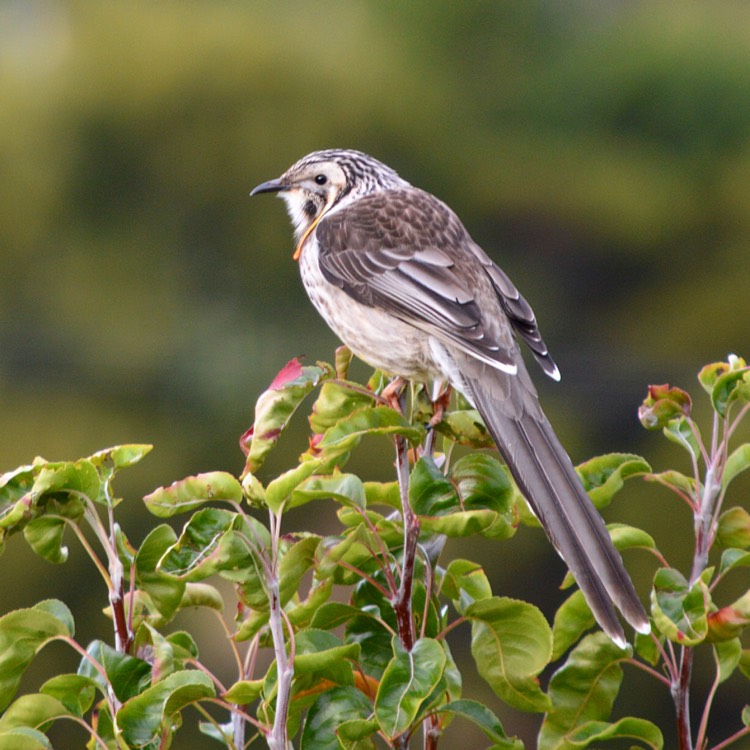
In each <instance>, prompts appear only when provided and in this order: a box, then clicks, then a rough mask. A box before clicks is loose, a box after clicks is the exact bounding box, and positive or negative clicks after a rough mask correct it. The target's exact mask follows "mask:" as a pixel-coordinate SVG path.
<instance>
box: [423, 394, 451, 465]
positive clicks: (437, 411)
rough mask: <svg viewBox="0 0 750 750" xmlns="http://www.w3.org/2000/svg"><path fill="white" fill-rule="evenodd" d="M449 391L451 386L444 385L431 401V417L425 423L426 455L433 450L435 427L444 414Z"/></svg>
mask: <svg viewBox="0 0 750 750" xmlns="http://www.w3.org/2000/svg"><path fill="white" fill-rule="evenodd" d="M451 392H452V391H451V387H450V386H449V385H446V386H445V388H443V389H442V390H441V391H440V392H439V394H438V396H437V398H435V399H434V400H433V402H432V417H431V418H430V421H429V423H428V425H427V437H426V438H425V441H424V450H423V452H424V454H425V455H427V456H431V455H432V454H433V452H434V450H435V438H436V437H437V434H436V432H435V428H436V427H437V426H438V425H439V424H440V422H441V421H442V420H443V414H445V412H446V411H447V409H448V406H449V405H450V401H451Z"/></svg>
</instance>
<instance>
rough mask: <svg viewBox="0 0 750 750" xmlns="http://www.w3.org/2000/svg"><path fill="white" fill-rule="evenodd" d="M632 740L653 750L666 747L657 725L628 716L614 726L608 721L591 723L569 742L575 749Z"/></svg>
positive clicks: (579, 729)
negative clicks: (619, 740)
mask: <svg viewBox="0 0 750 750" xmlns="http://www.w3.org/2000/svg"><path fill="white" fill-rule="evenodd" d="M622 738H632V739H636V740H640V741H641V742H643V743H645V745H646V746H647V747H650V748H652V750H661V749H662V748H663V747H664V737H663V736H662V733H661V730H660V729H659V727H657V726H656V724H652V723H651V722H650V721H646V719H636V718H634V717H632V716H626V717H625V718H624V719H620V720H619V721H617V722H615V723H614V724H610V723H609V722H606V721H589V722H586V723H585V724H583V725H582V726H580V727H579V728H578V730H577V731H575V732H573V734H572V735H571V736H570V738H569V740H568V742H569V743H570V745H572V746H573V747H591V744H592V743H594V742H601V741H603V740H604V741H606V740H613V739H622Z"/></svg>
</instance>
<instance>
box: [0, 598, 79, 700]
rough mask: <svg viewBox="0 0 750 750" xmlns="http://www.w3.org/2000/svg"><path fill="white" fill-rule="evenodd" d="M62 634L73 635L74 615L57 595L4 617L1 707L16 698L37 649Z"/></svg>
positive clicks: (0, 652) (0, 648)
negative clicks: (54, 597)
mask: <svg viewBox="0 0 750 750" xmlns="http://www.w3.org/2000/svg"><path fill="white" fill-rule="evenodd" d="M60 636H63V637H72V636H73V616H72V615H71V614H70V610H69V609H68V608H67V607H66V606H65V605H64V604H63V603H62V602H60V601H57V600H55V599H49V600H46V601H43V602H39V604H36V605H35V606H33V607H29V608H28V609H17V610H15V611H13V612H9V613H8V614H7V615H4V616H3V617H0V666H1V667H2V668H0V710H2V709H3V708H5V707H6V706H7V705H8V704H9V703H10V701H11V700H12V698H13V696H14V695H15V693H16V690H17V689H18V685H19V683H20V682H21V678H22V677H23V674H24V672H25V671H26V669H27V668H28V666H29V665H30V664H31V662H32V661H33V660H34V657H35V656H36V655H37V653H38V652H39V651H40V650H41V649H42V648H43V647H44V646H45V645H46V644H47V643H49V642H50V641H52V640H54V639H55V638H59V637H60Z"/></svg>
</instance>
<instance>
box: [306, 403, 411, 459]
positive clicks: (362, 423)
mask: <svg viewBox="0 0 750 750" xmlns="http://www.w3.org/2000/svg"><path fill="white" fill-rule="evenodd" d="M365 435H401V436H403V437H405V438H406V439H407V440H408V441H409V442H410V443H412V444H414V445H416V444H418V443H419V442H420V441H421V440H422V438H423V437H424V430H423V429H421V428H419V427H414V426H413V425H411V424H409V422H408V421H407V420H406V419H405V418H404V416H403V415H402V414H399V413H398V412H397V411H395V410H394V409H391V408H390V407H388V406H375V407H366V408H364V409H359V410H358V411H355V412H353V413H352V414H350V415H349V416H348V417H345V418H344V419H341V420H339V421H338V422H337V423H336V424H335V425H334V426H333V427H331V428H330V429H329V430H327V431H326V433H325V435H324V436H323V439H322V440H321V441H320V443H319V444H318V447H319V448H320V449H321V450H323V451H326V452H330V451H332V450H335V451H336V452H337V453H343V452H346V451H349V450H351V449H352V448H353V447H354V446H355V445H356V444H357V443H358V442H359V441H360V440H361V439H362V438H363V437H364V436H365Z"/></svg>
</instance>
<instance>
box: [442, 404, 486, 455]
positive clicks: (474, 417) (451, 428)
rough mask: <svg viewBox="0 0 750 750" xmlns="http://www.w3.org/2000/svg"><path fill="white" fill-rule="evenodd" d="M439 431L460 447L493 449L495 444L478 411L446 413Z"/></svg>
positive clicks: (467, 410) (461, 410)
mask: <svg viewBox="0 0 750 750" xmlns="http://www.w3.org/2000/svg"><path fill="white" fill-rule="evenodd" d="M437 430H438V432H440V433H441V434H443V435H445V436H446V437H448V438H450V439H451V440H453V441H454V442H456V443H458V444H459V445H467V446H469V447H471V448H492V447H493V446H494V444H495V443H494V441H493V440H492V436H491V435H490V433H489V432H487V428H486V427H485V426H484V422H483V421H482V417H481V416H480V414H479V412H478V411H477V410H476V409H460V410H456V411H447V412H445V413H444V414H443V418H442V420H441V421H440V422H439V424H438V425H437Z"/></svg>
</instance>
